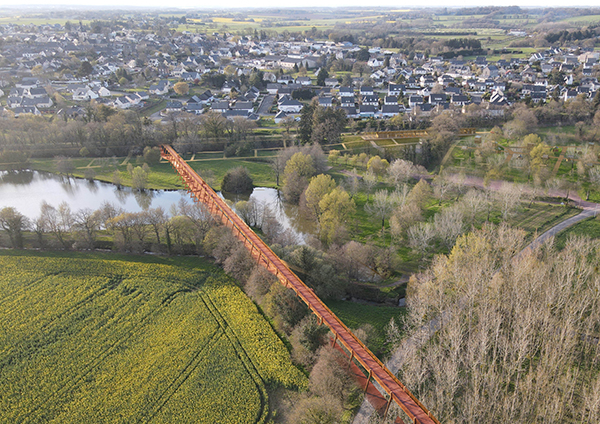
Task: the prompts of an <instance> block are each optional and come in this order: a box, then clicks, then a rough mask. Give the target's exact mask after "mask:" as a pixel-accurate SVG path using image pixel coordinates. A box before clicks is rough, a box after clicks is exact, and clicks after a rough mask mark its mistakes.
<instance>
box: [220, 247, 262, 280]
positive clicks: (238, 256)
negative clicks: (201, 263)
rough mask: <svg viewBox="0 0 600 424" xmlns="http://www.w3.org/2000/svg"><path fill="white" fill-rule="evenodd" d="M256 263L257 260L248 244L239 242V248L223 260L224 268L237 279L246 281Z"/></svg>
mask: <svg viewBox="0 0 600 424" xmlns="http://www.w3.org/2000/svg"><path fill="white" fill-rule="evenodd" d="M254 263H255V261H254V259H253V258H252V255H250V252H248V249H246V246H244V245H243V244H241V243H239V244H238V246H237V248H236V249H234V250H233V252H231V255H230V256H229V257H228V258H227V259H225V261H224V262H223V269H224V270H225V272H226V273H228V274H230V275H231V276H233V278H235V279H236V280H238V281H240V282H245V281H246V280H247V279H248V277H249V276H250V273H251V272H252V269H253V268H254Z"/></svg>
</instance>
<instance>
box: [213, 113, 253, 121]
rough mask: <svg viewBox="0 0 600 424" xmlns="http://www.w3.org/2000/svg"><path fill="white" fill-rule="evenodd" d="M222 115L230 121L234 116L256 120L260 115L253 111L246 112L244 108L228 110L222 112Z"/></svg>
mask: <svg viewBox="0 0 600 424" xmlns="http://www.w3.org/2000/svg"><path fill="white" fill-rule="evenodd" d="M222 115H223V117H224V118H226V119H228V120H230V121H232V120H234V119H235V118H244V119H248V120H250V121H258V120H259V119H260V117H259V116H258V115H257V114H255V113H247V112H246V111H245V110H228V111H225V112H223V113H222Z"/></svg>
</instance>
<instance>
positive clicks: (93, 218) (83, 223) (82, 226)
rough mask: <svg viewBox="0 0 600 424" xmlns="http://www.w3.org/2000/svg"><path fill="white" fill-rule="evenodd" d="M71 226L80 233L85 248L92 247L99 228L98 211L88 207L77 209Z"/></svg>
mask: <svg viewBox="0 0 600 424" xmlns="http://www.w3.org/2000/svg"><path fill="white" fill-rule="evenodd" d="M73 228H74V229H75V230H76V231H77V232H78V233H79V234H80V239H81V240H82V242H83V246H84V247H85V248H86V249H93V248H94V244H95V242H96V235H97V232H98V229H99V228H100V213H99V212H98V211H93V210H91V209H88V208H85V209H81V210H79V211H77V212H76V213H75V217H74V225H73Z"/></svg>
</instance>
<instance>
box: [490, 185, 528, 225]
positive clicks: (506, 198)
mask: <svg viewBox="0 0 600 424" xmlns="http://www.w3.org/2000/svg"><path fill="white" fill-rule="evenodd" d="M522 195H523V194H522V189H521V187H518V186H517V185H516V184H511V183H507V182H504V183H502V186H501V187H500V189H499V190H498V191H497V192H496V198H497V199H498V203H499V204H500V210H501V212H502V219H503V220H504V221H506V220H507V219H508V218H509V217H510V216H511V215H512V214H513V213H514V210H515V208H516V207H517V206H518V205H519V204H520V203H521V198H522Z"/></svg>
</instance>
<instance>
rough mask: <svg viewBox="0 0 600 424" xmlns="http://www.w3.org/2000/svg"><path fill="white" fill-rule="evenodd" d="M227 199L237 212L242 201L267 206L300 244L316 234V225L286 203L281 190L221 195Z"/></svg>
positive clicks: (259, 189) (258, 190) (270, 189)
mask: <svg viewBox="0 0 600 424" xmlns="http://www.w3.org/2000/svg"><path fill="white" fill-rule="evenodd" d="M219 194H220V195H221V196H223V197H224V198H225V199H227V200H229V201H230V202H232V204H233V205H232V206H233V209H234V210H235V203H236V202H239V201H241V200H245V201H248V200H250V199H252V200H254V201H256V202H258V203H259V204H261V205H267V206H269V208H270V209H271V211H272V212H273V213H274V215H275V218H276V219H277V221H278V222H279V223H280V224H281V225H282V227H283V228H284V229H286V230H287V229H289V230H291V231H292V233H293V234H294V236H296V238H297V239H298V241H299V242H301V243H303V242H304V241H305V240H306V236H307V235H308V234H314V232H315V225H314V223H313V222H312V221H310V220H307V219H306V218H304V217H303V216H302V214H300V213H299V211H298V206H296V205H292V204H289V203H285V202H284V201H283V196H282V195H281V192H280V191H279V190H276V189H274V188H267V187H256V188H255V189H254V191H252V194H250V195H248V194H231V193H219Z"/></svg>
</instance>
